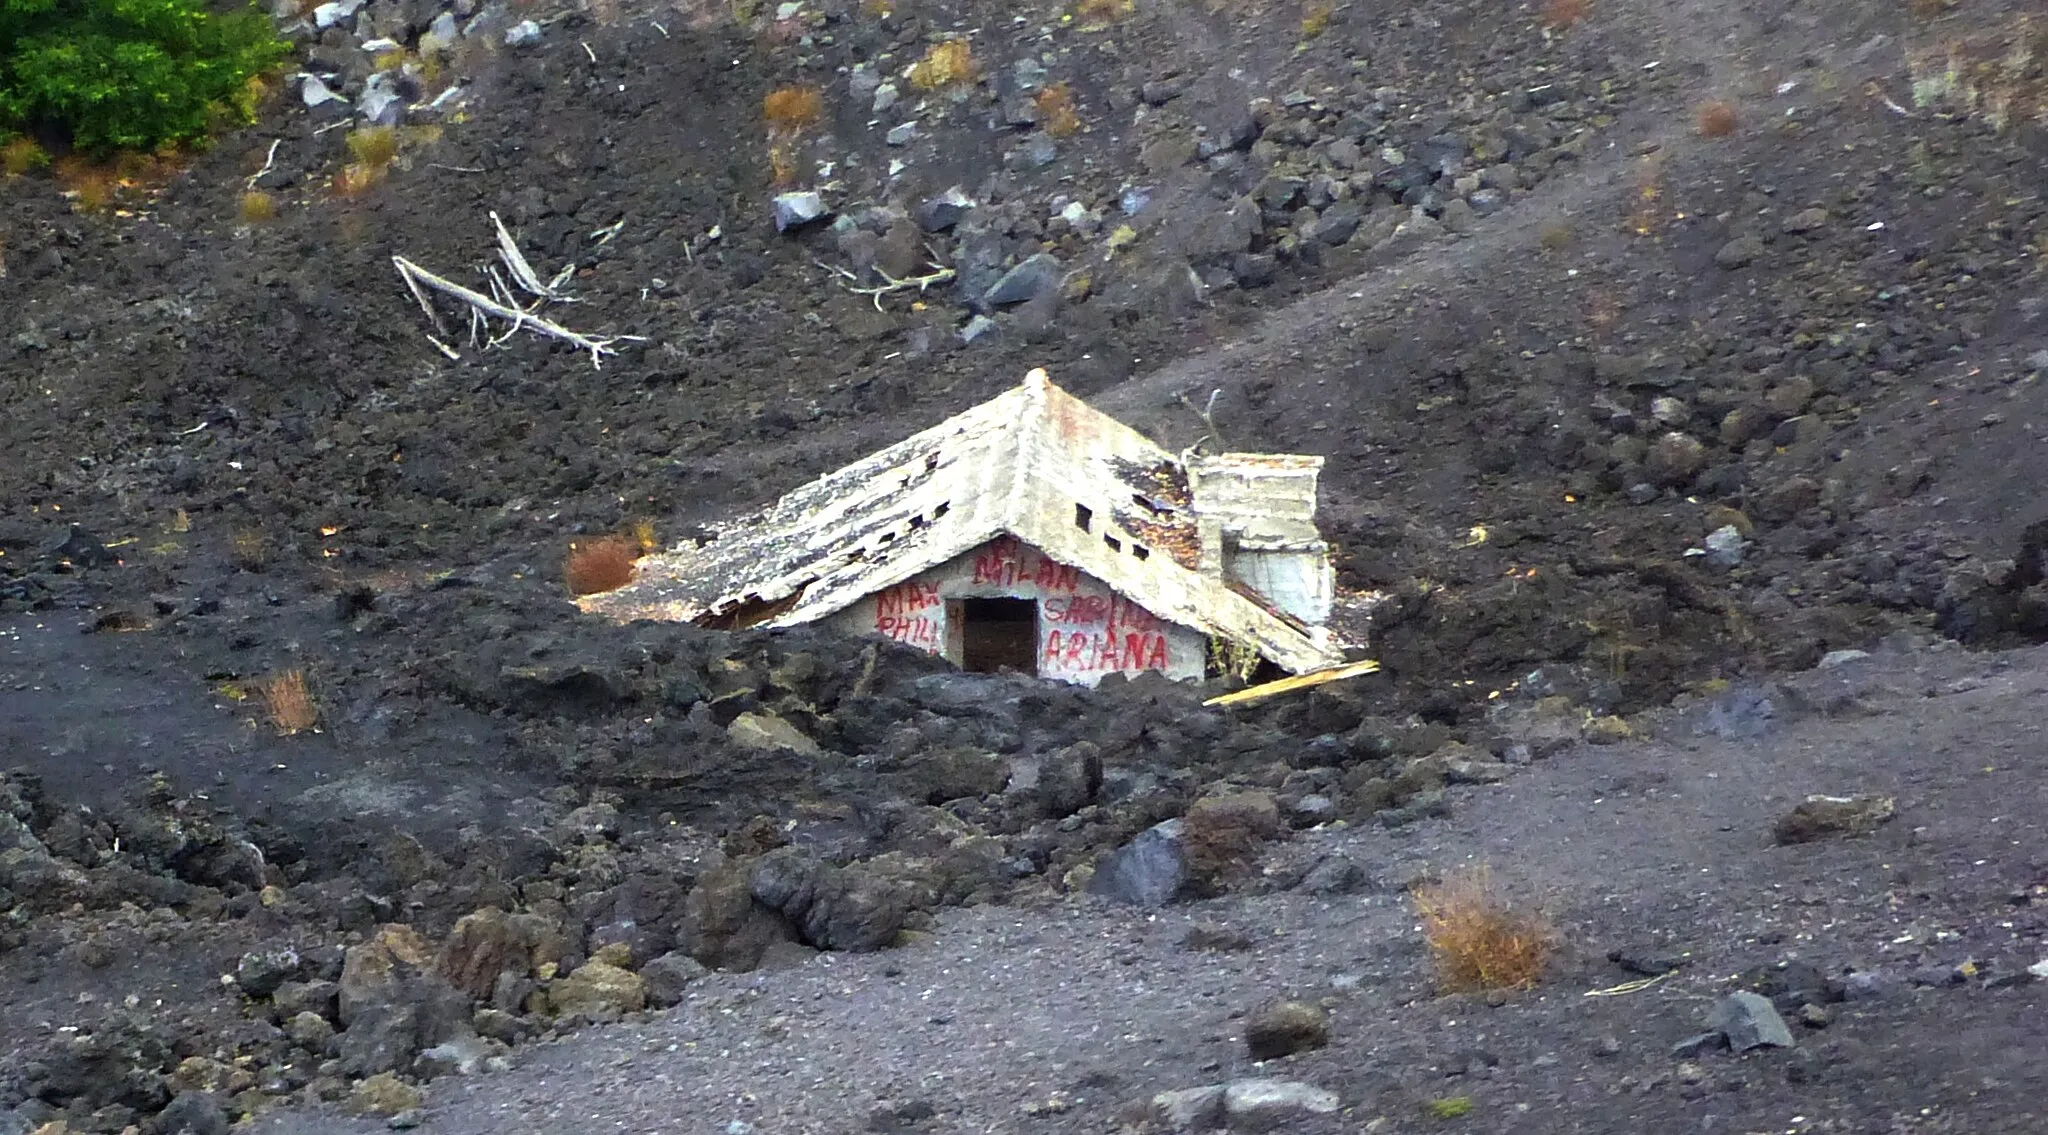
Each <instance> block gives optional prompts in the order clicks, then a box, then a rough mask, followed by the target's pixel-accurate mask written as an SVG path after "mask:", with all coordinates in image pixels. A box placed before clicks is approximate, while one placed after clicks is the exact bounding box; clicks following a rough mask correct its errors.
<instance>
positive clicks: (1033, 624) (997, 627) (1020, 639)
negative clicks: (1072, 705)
mask: <svg viewBox="0 0 2048 1135" xmlns="http://www.w3.org/2000/svg"><path fill="white" fill-rule="evenodd" d="M1006 666H1007V667H1009V668H1010V669H1012V670H1016V671H1019V672H1021V673H1025V674H1036V673H1038V601H1037V600H1036V599H962V600H961V601H960V668H961V669H963V670H973V671H976V672H978V673H983V674H992V673H994V672H996V671H997V670H1000V669H1003V668H1004V667H1006Z"/></svg>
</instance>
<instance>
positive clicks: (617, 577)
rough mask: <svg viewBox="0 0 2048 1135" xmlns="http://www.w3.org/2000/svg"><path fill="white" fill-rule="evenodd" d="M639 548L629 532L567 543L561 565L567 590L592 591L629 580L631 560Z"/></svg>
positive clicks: (573, 592)
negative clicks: (566, 557)
mask: <svg viewBox="0 0 2048 1135" xmlns="http://www.w3.org/2000/svg"><path fill="white" fill-rule="evenodd" d="M640 551H641V544H640V541H638V540H636V539H634V538H633V537H631V536H600V537H598V538H597V539H595V540H589V541H579V542H577V543H573V544H570V545H569V558H568V561H567V562H566V563H565V564H564V565H563V567H562V577H563V579H564V580H565V581H566V582H567V583H568V585H569V594H571V595H596V594H598V593H600V592H604V591H617V590H618V589H619V588H621V587H624V586H626V585H627V584H629V583H631V582H633V564H634V562H635V561H637V560H638V559H639V558H640Z"/></svg>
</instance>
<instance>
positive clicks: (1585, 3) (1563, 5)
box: [1543, 0, 1592, 31]
mask: <svg viewBox="0 0 2048 1135" xmlns="http://www.w3.org/2000/svg"><path fill="white" fill-rule="evenodd" d="M1590 7H1592V5H1591V3H1590V0H1544V4H1543V23H1544V24H1545V25H1546V26H1548V27H1549V28H1551V29H1552V30H1554V31H1563V30H1564V29H1566V28H1568V27H1571V26H1572V25H1574V24H1576V23H1578V22H1579V21H1580V20H1583V19H1585V18H1586V11H1587V9H1589V8H1590Z"/></svg>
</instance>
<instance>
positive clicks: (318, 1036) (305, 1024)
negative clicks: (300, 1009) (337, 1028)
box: [284, 1013, 334, 1056]
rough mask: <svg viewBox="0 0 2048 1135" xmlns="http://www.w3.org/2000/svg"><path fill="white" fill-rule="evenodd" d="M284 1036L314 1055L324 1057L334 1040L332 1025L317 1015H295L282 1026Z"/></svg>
mask: <svg viewBox="0 0 2048 1135" xmlns="http://www.w3.org/2000/svg"><path fill="white" fill-rule="evenodd" d="M284 1035H285V1036H287V1037H289V1038H290V1039H291V1042H292V1043H293V1044H296V1045H298V1046H299V1047H300V1048H303V1049H305V1050H306V1051H307V1052H310V1053H313V1054H314V1055H316V1056H317V1055H325V1054H326V1052H327V1045H328V1042H329V1041H332V1040H333V1039H334V1025H333V1023H332V1022H330V1021H329V1020H328V1019H327V1018H325V1017H323V1016H321V1015H320V1014H318V1013H297V1014H294V1015H293V1016H292V1017H291V1019H289V1020H287V1021H286V1022H285V1024H284Z"/></svg>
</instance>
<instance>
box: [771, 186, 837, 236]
mask: <svg viewBox="0 0 2048 1135" xmlns="http://www.w3.org/2000/svg"><path fill="white" fill-rule="evenodd" d="M774 204H775V231H776V232H779V233H786V232H788V231H790V230H791V229H796V228H801V227H803V226H804V225H808V224H810V223H811V222H812V221H815V220H818V219H819V218H821V217H823V216H824V215H825V213H826V209H825V198H824V197H822V196H821V195H819V193H818V192H817V191H816V190H812V189H802V190H795V191H792V192H789V193H778V194H776V195H775V202H774Z"/></svg>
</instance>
